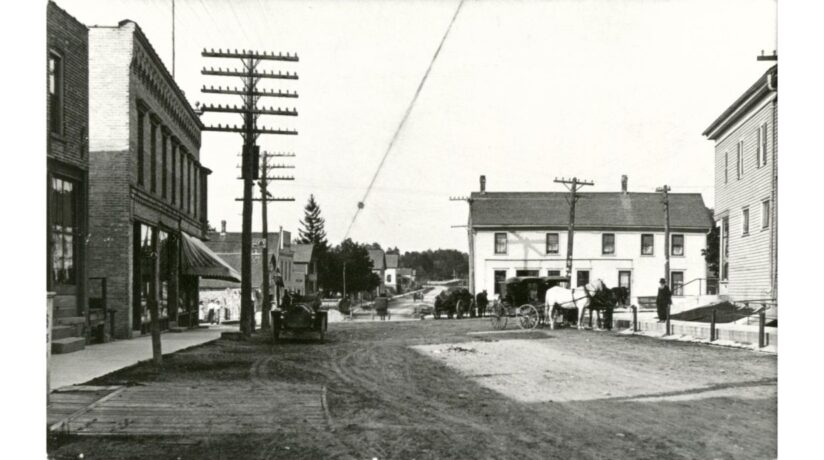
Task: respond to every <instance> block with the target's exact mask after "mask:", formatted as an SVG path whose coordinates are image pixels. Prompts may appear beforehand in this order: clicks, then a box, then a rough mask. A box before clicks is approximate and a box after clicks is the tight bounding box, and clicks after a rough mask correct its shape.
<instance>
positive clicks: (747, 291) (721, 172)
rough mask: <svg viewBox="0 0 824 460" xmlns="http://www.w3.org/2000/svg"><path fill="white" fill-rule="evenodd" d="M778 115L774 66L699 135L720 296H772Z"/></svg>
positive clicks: (774, 293)
mask: <svg viewBox="0 0 824 460" xmlns="http://www.w3.org/2000/svg"><path fill="white" fill-rule="evenodd" d="M777 117H778V67H777V66H773V67H772V68H770V69H769V70H767V71H766V72H765V73H764V74H763V75H761V77H760V78H759V79H758V80H757V81H756V82H755V83H754V84H753V85H752V86H750V87H749V88H748V89H747V90H746V91H745V92H744V94H742V95H741V96H740V97H739V98H738V99H737V100H736V101H735V102H733V103H732V105H730V106H729V107H728V108H727V109H726V110H725V111H724V112H723V113H722V114H721V115H719V116H718V118H716V119H715V121H713V122H712V124H711V125H710V126H709V127H708V128H707V129H706V130H705V131H704V133H703V134H704V136H706V137H707V138H708V139H710V140H712V141H715V215H714V218H715V225H716V226H718V227H720V235H721V238H720V246H721V247H720V260H719V265H720V270H719V271H720V273H719V275H720V284H719V290H720V292H719V294H721V295H726V296H728V297H729V298H731V299H732V300H757V299H758V300H760V299H775V298H776V297H777V287H778V241H777V236H778V220H777V217H778V214H777V209H776V208H777V201H776V199H777V194H778V172H777V159H778V143H777V139H778V123H777Z"/></svg>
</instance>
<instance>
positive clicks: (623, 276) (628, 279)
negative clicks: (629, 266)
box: [618, 270, 632, 300]
mask: <svg viewBox="0 0 824 460" xmlns="http://www.w3.org/2000/svg"><path fill="white" fill-rule="evenodd" d="M618 287H623V288H627V300H629V299H630V298H631V297H632V272H631V271H629V270H620V271H619V272H618Z"/></svg>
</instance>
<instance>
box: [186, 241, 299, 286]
mask: <svg viewBox="0 0 824 460" xmlns="http://www.w3.org/2000/svg"><path fill="white" fill-rule="evenodd" d="M286 233H287V232H284V234H286ZM241 236H242V233H240V232H226V233H219V232H209V240H208V241H204V243H206V246H208V247H209V249H211V250H212V251H214V253H215V254H217V255H218V256H220V258H221V259H223V260H224V261H225V262H226V263H228V264H229V265H231V266H232V267H233V268H234V269H235V270H237V271H238V272H240V271H241V270H240V265H241V259H240V248H241ZM268 237H269V238H268V240H269V243H268V246H269V257H270V258H271V257H274V255H275V251H276V249H277V247H278V234H277V233H270V234H269V235H268ZM262 238H263V234H262V233H259V232H253V233H252V254H253V255H252V288H254V289H258V288H260V285H261V284H262V282H263V267H262V265H261V259H260V258H261V255H262V254H261V251H260V246H258V245H257V244H258V242H259V241H260V240H261V239H262ZM288 252H290V251H289V249H281V253H288ZM239 286H240V283H235V282H232V281H223V280H212V279H202V280H200V287H201V288H205V289H223V288H227V287H239Z"/></svg>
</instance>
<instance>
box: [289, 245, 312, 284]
mask: <svg viewBox="0 0 824 460" xmlns="http://www.w3.org/2000/svg"><path fill="white" fill-rule="evenodd" d="M314 248H315V246H314V245H313V244H311V243H307V244H293V245H292V251H293V252H294V256H293V257H294V258H293V263H294V265H295V269H294V274H295V275H294V280H295V284H296V285H298V286H299V287H298V288H297V291H298V293H300V294H306V293H314V292H317V290H318V278H317V260H316V259H315V251H314Z"/></svg>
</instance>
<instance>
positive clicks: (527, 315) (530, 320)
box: [518, 304, 541, 329]
mask: <svg viewBox="0 0 824 460" xmlns="http://www.w3.org/2000/svg"><path fill="white" fill-rule="evenodd" d="M540 320H541V317H540V315H539V314H538V309H537V308H535V307H534V306H532V305H530V304H524V305H521V306H520V307H518V326H521V329H535V328H536V327H538V323H539V322H540Z"/></svg>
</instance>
